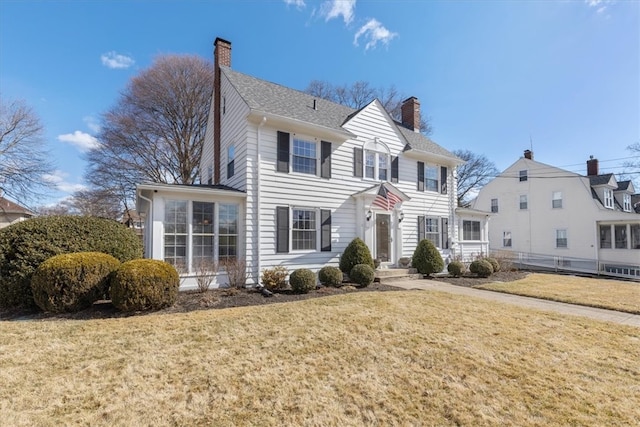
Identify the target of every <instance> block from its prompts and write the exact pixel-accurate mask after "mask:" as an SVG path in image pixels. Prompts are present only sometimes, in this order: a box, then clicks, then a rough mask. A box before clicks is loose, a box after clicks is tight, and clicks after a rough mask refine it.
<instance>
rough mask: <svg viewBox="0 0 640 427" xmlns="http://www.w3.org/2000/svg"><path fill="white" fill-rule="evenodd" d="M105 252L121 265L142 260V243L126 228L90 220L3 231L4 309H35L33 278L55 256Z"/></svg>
mask: <svg viewBox="0 0 640 427" xmlns="http://www.w3.org/2000/svg"><path fill="white" fill-rule="evenodd" d="M73 252H102V253H106V254H109V255H111V256H113V257H114V258H116V259H118V260H119V261H120V262H124V261H128V260H131V259H135V258H140V257H142V242H141V241H140V239H139V238H138V236H136V234H135V233H134V232H133V231H132V230H130V229H128V228H127V227H125V226H124V225H122V224H120V223H118V222H116V221H113V220H109V219H104V218H96V217H87V216H50V217H39V218H33V219H29V220H27V221H23V222H19V223H17V224H13V225H11V226H9V227H6V228H3V229H1V230H0V307H5V308H19V307H25V308H35V307H36V304H35V302H34V299H33V293H32V291H31V276H32V275H33V273H34V272H35V271H36V268H38V266H39V265H40V264H41V263H42V262H44V261H45V260H47V259H48V258H51V257H52V256H55V255H60V254H68V253H73Z"/></svg>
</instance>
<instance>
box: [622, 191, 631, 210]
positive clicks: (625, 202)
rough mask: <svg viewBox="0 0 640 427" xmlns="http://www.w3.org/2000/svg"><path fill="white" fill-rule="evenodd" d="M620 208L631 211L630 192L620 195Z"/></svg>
mask: <svg viewBox="0 0 640 427" xmlns="http://www.w3.org/2000/svg"><path fill="white" fill-rule="evenodd" d="M622 210H623V211H625V212H631V194H623V195H622Z"/></svg>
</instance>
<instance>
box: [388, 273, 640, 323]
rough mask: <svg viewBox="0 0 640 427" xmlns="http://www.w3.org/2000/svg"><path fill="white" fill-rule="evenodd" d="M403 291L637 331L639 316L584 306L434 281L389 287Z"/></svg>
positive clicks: (418, 281)
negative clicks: (448, 295)
mask: <svg viewBox="0 0 640 427" xmlns="http://www.w3.org/2000/svg"><path fill="white" fill-rule="evenodd" d="M390 285H392V286H396V287H399V288H403V289H421V290H426V291H440V292H448V293H451V294H458V295H465V296H469V297H475V298H482V299H486V300H490V301H496V302H502V303H505V304H513V305H517V306H520V307H527V308H533V309H538V310H544V311H553V312H556V313H560V314H568V315H571V316H582V317H589V318H591V319H595V320H601V321H604V322H613V323H618V324H620V325H629V326H635V327H638V328H640V315H637V314H630V313H623V312H620V311H614V310H605V309H602V308H594V307H586V306H583V305H575V304H567V303H564V302H556V301H548V300H543V299H538V298H532V297H524V296H520V295H510V294H505V293H501V292H495V291H488V290H483V289H474V288H468V287H464V286H456V285H450V284H448V283H443V282H437V281H434V280H398V281H395V282H393V284H391V283H390Z"/></svg>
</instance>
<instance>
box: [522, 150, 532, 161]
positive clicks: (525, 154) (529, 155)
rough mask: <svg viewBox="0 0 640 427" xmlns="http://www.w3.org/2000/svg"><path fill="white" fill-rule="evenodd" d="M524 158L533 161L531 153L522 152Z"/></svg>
mask: <svg viewBox="0 0 640 427" xmlns="http://www.w3.org/2000/svg"><path fill="white" fill-rule="evenodd" d="M524 158H525V159H529V160H533V151H531V150H524Z"/></svg>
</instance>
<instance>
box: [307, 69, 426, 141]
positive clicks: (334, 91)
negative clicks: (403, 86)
mask: <svg viewBox="0 0 640 427" xmlns="http://www.w3.org/2000/svg"><path fill="white" fill-rule="evenodd" d="M305 92H306V93H308V94H310V95H313V96H317V97H318V98H322V99H326V100H329V101H332V102H336V103H338V104H342V105H346V106H347V107H351V108H353V109H356V110H357V109H360V108H362V107H364V106H365V105H367V104H368V103H369V102H371V101H373V100H374V99H376V98H377V99H378V100H379V101H380V103H381V104H382V106H383V107H384V108H385V110H387V112H388V113H389V114H390V115H391V117H393V118H394V119H396V120H400V119H401V117H402V113H401V107H402V101H403V100H404V99H406V98H407V97H405V96H403V95H402V94H401V93H400V92H399V91H398V89H397V88H396V87H395V86H394V85H391V86H389V87H387V88H384V87H382V88H379V89H376V88H373V87H372V86H371V85H370V84H369V82H365V81H362V80H360V81H357V82H355V83H353V84H351V85H350V86H349V85H342V86H335V85H332V84H331V83H329V82H326V81H322V80H312V81H311V82H310V83H309V85H308V86H307V88H306V89H305ZM420 131H421V132H422V133H423V134H425V135H430V134H431V132H432V131H433V129H432V128H431V124H430V123H429V120H428V119H427V118H426V117H425V116H424V115H422V116H421V117H420Z"/></svg>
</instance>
